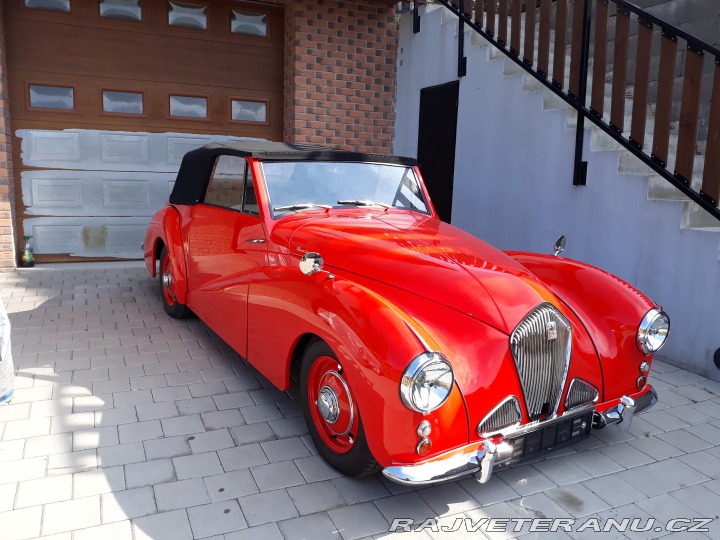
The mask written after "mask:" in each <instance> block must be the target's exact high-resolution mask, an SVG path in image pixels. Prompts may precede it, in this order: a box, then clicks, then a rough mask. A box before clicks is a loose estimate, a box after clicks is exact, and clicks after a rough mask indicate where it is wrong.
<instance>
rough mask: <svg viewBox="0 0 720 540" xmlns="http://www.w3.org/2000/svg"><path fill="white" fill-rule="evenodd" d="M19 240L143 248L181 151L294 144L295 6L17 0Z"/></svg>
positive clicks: (9, 14) (10, 57)
mask: <svg viewBox="0 0 720 540" xmlns="http://www.w3.org/2000/svg"><path fill="white" fill-rule="evenodd" d="M4 4H5V6H4V8H5V36H6V47H7V63H8V81H9V88H10V109H11V111H10V112H11V119H12V128H13V135H14V146H13V150H14V156H13V157H14V164H15V182H16V187H15V189H16V191H15V192H16V194H18V195H19V196H18V197H17V209H18V216H17V231H18V240H21V239H22V235H23V234H32V235H33V236H34V237H35V238H34V247H35V251H36V254H37V256H38V257H37V258H38V260H40V261H42V260H67V258H68V256H70V257H82V258H85V257H95V258H110V257H139V256H140V244H141V243H142V233H143V231H144V228H145V226H146V224H147V222H148V221H149V217H150V216H151V215H152V214H153V213H154V211H155V210H156V209H157V208H158V207H159V206H161V205H162V204H164V203H165V201H167V196H168V193H169V190H170V189H171V188H172V183H173V181H174V176H175V172H176V171H177V168H178V165H179V163H180V160H181V158H182V155H183V154H184V153H185V152H186V151H187V150H189V149H192V148H195V147H197V146H200V145H202V144H205V143H207V142H211V141H222V140H235V139H237V138H242V137H252V138H261V139H269V140H281V138H282V118H283V109H282V106H283V103H282V100H283V12H282V8H281V7H277V6H272V5H268V4H261V3H257V2H247V3H245V2H240V1H237V0H212V1H210V0H206V1H203V0H186V1H185V0H183V1H181V2H180V1H178V2H175V1H164V0H137V1H134V0H4Z"/></svg>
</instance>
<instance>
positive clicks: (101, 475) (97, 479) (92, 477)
mask: <svg viewBox="0 0 720 540" xmlns="http://www.w3.org/2000/svg"><path fill="white" fill-rule="evenodd" d="M124 489H125V472H124V471H123V468H122V467H108V468H104V469H101V470H97V471H85V472H79V473H75V474H73V498H74V499H78V498H80V497H90V496H91V495H102V494H105V493H112V492H113V491H122V490H124Z"/></svg>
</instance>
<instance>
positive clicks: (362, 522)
mask: <svg viewBox="0 0 720 540" xmlns="http://www.w3.org/2000/svg"><path fill="white" fill-rule="evenodd" d="M328 515H329V516H330V519H331V520H332V521H333V523H334V524H335V526H336V527H337V529H338V530H339V531H340V534H342V537H343V538H344V539H345V540H354V539H355V538H362V537H364V536H370V535H372V534H378V533H381V532H385V531H387V530H388V526H389V524H388V522H387V521H386V520H385V518H384V517H383V516H382V514H381V513H380V511H379V510H378V509H377V508H376V507H375V506H374V505H373V504H371V503H369V502H367V503H360V504H355V505H352V506H345V507H343V508H336V509H335V510H330V511H329V512H328Z"/></svg>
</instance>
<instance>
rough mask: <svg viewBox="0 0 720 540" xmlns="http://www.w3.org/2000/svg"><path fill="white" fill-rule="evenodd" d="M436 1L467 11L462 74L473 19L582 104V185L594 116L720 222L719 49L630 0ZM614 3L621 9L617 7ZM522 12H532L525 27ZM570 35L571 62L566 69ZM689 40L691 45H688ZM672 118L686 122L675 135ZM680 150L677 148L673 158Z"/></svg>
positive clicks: (578, 158) (577, 173) (578, 163)
mask: <svg viewBox="0 0 720 540" xmlns="http://www.w3.org/2000/svg"><path fill="white" fill-rule="evenodd" d="M436 1H437V2H438V3H440V4H443V5H444V6H445V7H446V8H448V9H449V10H450V11H452V12H453V13H454V14H455V15H456V16H457V17H458V18H459V24H460V28H459V31H458V76H459V77H462V76H464V75H465V72H466V69H467V66H466V61H465V51H464V37H463V36H464V26H465V25H468V26H469V27H470V28H472V29H473V30H474V31H475V32H477V33H478V34H480V35H481V36H483V37H484V38H485V39H486V40H488V41H489V42H490V43H492V44H493V45H494V46H495V47H496V48H497V49H499V50H500V51H502V52H503V53H504V54H505V55H506V56H507V57H508V58H511V59H512V60H514V61H515V62H516V63H517V64H518V65H519V66H521V67H522V68H523V69H524V70H525V71H527V72H528V73H530V74H531V75H532V76H533V77H535V78H536V79H537V80H538V81H540V83H542V84H543V85H544V86H545V87H546V88H547V89H549V90H550V91H552V92H554V93H555V94H556V95H557V96H559V97H560V98H561V99H563V100H564V101H565V102H566V103H567V104H568V105H569V106H570V107H572V108H573V109H575V110H576V111H577V113H578V120H577V132H576V150H575V169H574V177H573V184H575V185H584V184H585V181H586V170H587V163H586V162H585V161H583V159H582V146H583V137H584V128H585V120H589V121H590V122H592V123H593V124H595V125H596V126H598V127H599V128H600V129H601V130H603V131H604V132H605V133H606V134H607V135H609V136H610V137H611V138H612V139H613V140H615V141H617V143H619V144H620V145H621V146H622V147H623V148H625V149H626V150H628V151H629V152H630V153H632V154H633V155H634V156H636V157H637V158H638V159H640V160H641V161H642V162H643V163H645V165H647V166H648V167H650V168H651V169H652V170H654V171H655V172H656V173H657V174H658V175H659V176H661V177H663V178H664V179H666V180H667V181H668V182H670V183H671V184H672V185H673V186H675V187H676V188H677V189H678V190H680V191H681V192H682V193H683V194H685V195H686V196H687V197H689V198H690V199H691V200H692V201H694V202H696V203H697V204H698V205H699V206H700V207H701V208H703V209H704V210H705V211H707V212H708V213H710V214H711V215H712V216H714V217H715V218H716V219H718V220H720V209H719V208H718V202H719V201H720V50H719V49H717V48H715V47H713V46H712V45H709V44H708V43H706V42H704V41H703V40H701V39H699V38H697V37H695V36H692V35H690V34H688V33H687V32H685V31H683V30H681V29H680V28H677V27H675V26H673V25H672V24H669V23H667V22H665V21H663V20H662V19H660V18H658V17H656V16H654V15H652V14H650V13H648V12H647V11H644V10H642V9H640V8H638V7H637V6H635V5H633V4H631V3H629V2H627V1H625V0H575V1H574V2H570V1H569V0H530V1H528V2H523V1H520V0H501V1H500V2H497V3H496V2H495V1H494V0H486V1H485V2H483V1H482V0H477V1H476V2H474V3H473V1H472V0H458V2H457V3H453V2H450V1H447V0H436ZM611 6H615V9H614V10H613V13H611V9H610V8H611ZM593 13H594V20H593ZM538 15H539V16H538ZM413 16H414V21H413V31H415V32H419V31H420V15H419V11H418V2H417V1H415V2H414V6H413ZM522 17H524V18H525V21H524V24H523V22H522ZM553 17H554V19H553ZM611 23H614V39H613V41H614V52H613V58H612V61H613V63H612V74H613V76H612V88H611V92H610V95H609V96H608V95H607V91H606V88H605V87H606V80H607V78H608V77H607V76H606V69H607V67H608V65H607V52H608V44H609V43H610V41H609V39H608V37H609V27H610V26H611ZM523 26H524V35H523ZM636 27H637V30H636V32H637V34H636V35H633V36H632V37H633V45H636V46H635V47H634V49H635V50H634V58H633V60H634V69H632V70H630V71H631V77H632V80H633V93H632V112H631V118H630V121H629V122H626V116H625V115H626V110H625V109H626V101H627V100H628V99H629V98H630V97H629V95H628V84H627V83H628V71H629V70H628V67H629V66H630V56H631V55H630V52H631V49H632V48H631V47H629V43H630V37H631V29H633V30H634V29H635V28H636ZM553 32H554V37H553V35H552V34H553ZM656 32H659V34H660V36H659V39H660V53H659V62H657V64H658V66H659V67H658V68H657V77H656V78H653V79H652V81H651V78H650V72H651V66H652V64H653V62H652V60H653V58H652V43H653V38H654V37H655V38H657V37H658V36H657V34H656ZM508 34H509V36H508ZM568 34H569V37H570V39H569V42H570V66H569V71H568V73H566V71H565V67H566V66H565V63H566V55H567V38H568ZM536 35H537V41H536V39H535V36H536ZM523 37H524V40H522V41H521V39H522V38H523ZM553 43H554V49H555V50H554V54H553V58H552V75H550V72H551V69H550V66H551V64H550V61H551V58H550V48H551V44H553ZM681 44H682V45H683V46H684V48H680V47H679V45H681ZM521 45H522V47H521ZM521 49H522V50H521ZM678 53H680V54H678ZM678 57H680V60H679V61H678ZM706 59H710V60H711V61H706ZM591 66H592V70H591ZM703 77H705V78H706V79H707V78H712V84H711V85H709V87H711V90H709V91H708V92H706V93H708V94H709V95H708V96H707V98H708V99H707V100H706V101H705V102H704V103H703V104H701V93H702V81H703ZM651 82H652V84H653V85H654V86H656V88H657V90H656V97H655V101H654V113H655V122H654V126H653V128H652V133H651V139H652V144H651V145H648V144H647V142H646V139H647V138H648V137H646V129H648V128H649V126H648V125H647V118H648V106H649V105H652V104H650V103H649V97H648V96H649V88H650V86H651ZM676 84H679V85H681V86H682V94H681V98H680V100H679V113H678V111H677V110H676V111H675V112H673V106H674V104H675V109H678V107H677V102H678V100H674V99H673V93H674V88H675V86H676ZM588 88H589V89H590V92H588ZM588 93H589V94H590V106H589V107H588V106H587V95H588ZM606 98H609V101H610V111H609V114H606V112H605V109H606V107H605V101H606ZM701 105H702V106H701ZM673 123H674V124H675V125H676V126H677V134H676V135H675V134H674V133H673ZM626 124H629V125H627V126H626ZM699 125H702V126H703V128H707V138H706V140H705V141H704V142H705V149H704V152H703V151H701V150H700V149H699V148H698V127H699ZM673 137H676V138H677V144H674V145H673V144H671V142H672V139H673ZM671 150H674V154H672V155H671ZM703 153H704V164H703V167H702V173H701V174H699V175H696V176H701V178H702V180H701V182H697V183H696V182H693V169H694V166H695V160H696V156H697V155H701V154H703ZM671 157H674V167H673V168H672V171H671V170H670V169H669V168H668V163H669V161H670V159H671Z"/></svg>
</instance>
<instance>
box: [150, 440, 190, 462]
mask: <svg viewBox="0 0 720 540" xmlns="http://www.w3.org/2000/svg"><path fill="white" fill-rule="evenodd" d="M143 446H144V447H145V456H146V457H147V459H148V460H152V459H161V458H173V457H178V456H186V455H188V454H190V453H191V450H190V445H189V444H188V441H187V437H184V436H182V435H181V436H178V437H165V438H163V439H150V440H146V441H143Z"/></svg>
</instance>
